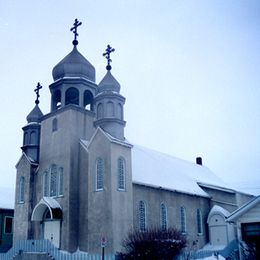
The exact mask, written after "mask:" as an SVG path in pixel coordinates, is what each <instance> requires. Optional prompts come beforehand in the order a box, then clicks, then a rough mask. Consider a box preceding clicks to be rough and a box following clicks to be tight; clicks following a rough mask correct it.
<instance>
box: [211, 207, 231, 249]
mask: <svg viewBox="0 0 260 260" xmlns="http://www.w3.org/2000/svg"><path fill="white" fill-rule="evenodd" d="M229 215H230V213H229V212H228V211H227V210H226V209H224V208H222V207H220V206H217V205H215V206H213V207H212V209H211V210H210V212H209V215H208V220H207V223H208V227H209V240H210V244H211V245H212V246H223V247H224V246H226V245H228V244H229V243H230V242H231V241H232V240H234V239H235V230H234V226H233V225H232V224H230V223H227V222H226V219H227V217H228V216H229Z"/></svg>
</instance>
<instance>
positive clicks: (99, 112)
mask: <svg viewBox="0 0 260 260" xmlns="http://www.w3.org/2000/svg"><path fill="white" fill-rule="evenodd" d="M103 113H104V111H103V104H102V103H99V104H98V106H97V119H100V118H103V117H104V115H103Z"/></svg>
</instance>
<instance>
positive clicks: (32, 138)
mask: <svg viewBox="0 0 260 260" xmlns="http://www.w3.org/2000/svg"><path fill="white" fill-rule="evenodd" d="M36 143H37V142H36V132H35V131H32V132H31V134H30V144H36Z"/></svg>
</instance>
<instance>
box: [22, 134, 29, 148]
mask: <svg viewBox="0 0 260 260" xmlns="http://www.w3.org/2000/svg"><path fill="white" fill-rule="evenodd" d="M26 144H28V133H24V137H23V145H26Z"/></svg>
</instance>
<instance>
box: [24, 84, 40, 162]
mask: <svg viewBox="0 0 260 260" xmlns="http://www.w3.org/2000/svg"><path fill="white" fill-rule="evenodd" d="M41 88H42V86H41V85H40V83H38V84H37V86H36V89H35V90H34V91H35V93H36V100H35V106H34V108H33V110H32V111H31V112H30V113H29V114H28V116H27V117H26V119H27V125H26V126H24V127H23V131H24V135H23V146H22V150H23V151H24V153H25V154H26V155H27V156H28V157H29V158H30V159H31V160H32V161H33V162H38V161H39V149H40V132H41V124H40V122H41V118H42V116H43V113H42V111H41V109H40V108H39V103H40V101H39V97H40V94H39V90H40V89H41Z"/></svg>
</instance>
